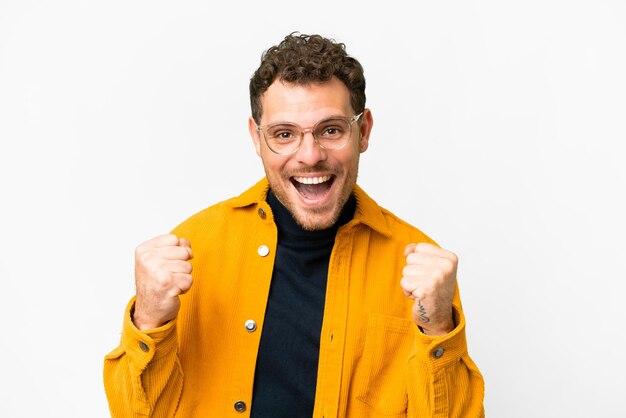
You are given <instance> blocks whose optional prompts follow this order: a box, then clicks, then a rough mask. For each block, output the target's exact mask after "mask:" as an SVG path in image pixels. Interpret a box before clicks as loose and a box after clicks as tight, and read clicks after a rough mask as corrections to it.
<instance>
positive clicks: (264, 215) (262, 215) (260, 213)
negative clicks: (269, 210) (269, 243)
mask: <svg viewBox="0 0 626 418" xmlns="http://www.w3.org/2000/svg"><path fill="white" fill-rule="evenodd" d="M258 212H259V217H260V218H261V219H265V218H266V217H267V215H266V214H265V210H264V209H263V208H259V211H258Z"/></svg>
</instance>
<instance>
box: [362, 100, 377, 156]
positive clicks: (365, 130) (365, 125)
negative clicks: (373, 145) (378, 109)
mask: <svg viewBox="0 0 626 418" xmlns="http://www.w3.org/2000/svg"><path fill="white" fill-rule="evenodd" d="M359 125H360V126H359V134H360V141H359V152H361V153H363V152H365V151H366V150H367V147H368V146H369V141H370V133H371V132H372V127H373V126H374V118H373V117H372V111H371V110H369V109H365V110H364V111H363V116H361V121H360V124H359Z"/></svg>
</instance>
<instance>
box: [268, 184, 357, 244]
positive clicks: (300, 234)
mask: <svg viewBox="0 0 626 418" xmlns="http://www.w3.org/2000/svg"><path fill="white" fill-rule="evenodd" d="M267 203H268V205H269V206H270V208H271V209H272V212H273V213H274V221H275V222H276V227H277V228H278V237H279V239H280V240H285V239H287V240H291V239H294V240H302V239H306V240H307V241H308V242H309V244H311V243H312V241H318V240H321V241H323V240H325V239H327V238H329V237H332V239H333V240H334V237H335V235H336V234H337V230H338V229H339V228H340V227H341V226H342V225H345V224H346V223H348V222H350V220H352V218H353V217H354V212H355V210H356V198H355V197H354V195H352V194H351V195H350V198H348V201H347V202H346V204H345V205H344V207H343V209H342V210H341V214H340V215H339V219H338V220H337V222H335V224H334V225H333V226H331V227H330V228H327V229H321V230H316V231H307V230H305V229H303V228H302V227H301V226H300V225H298V224H297V223H296V221H295V219H294V218H293V216H292V215H291V212H289V210H288V209H287V208H286V207H285V206H283V204H282V203H280V201H279V200H278V198H277V197H276V195H275V194H274V193H273V192H272V190H271V189H270V190H269V191H268V192H267Z"/></svg>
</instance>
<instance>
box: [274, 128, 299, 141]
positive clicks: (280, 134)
mask: <svg viewBox="0 0 626 418" xmlns="http://www.w3.org/2000/svg"><path fill="white" fill-rule="evenodd" d="M267 135H268V137H269V139H271V140H272V141H276V142H291V141H293V140H295V139H297V134H296V129H295V128H294V127H293V126H289V125H276V126H270V127H269V128H268V129H267Z"/></svg>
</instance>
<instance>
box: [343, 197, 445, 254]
mask: <svg viewBox="0 0 626 418" xmlns="http://www.w3.org/2000/svg"><path fill="white" fill-rule="evenodd" d="M354 193H355V195H356V198H357V213H356V214H355V218H356V219H357V220H358V221H359V223H361V224H365V225H367V226H368V227H370V228H371V229H372V230H374V231H376V232H377V233H378V235H380V236H381V237H384V239H387V240H392V241H394V240H400V241H402V242H406V243H407V244H408V243H410V242H428V243H431V244H435V245H436V243H435V242H434V241H433V240H432V239H431V238H430V237H429V236H428V235H426V234H425V233H424V232H422V230H420V229H419V228H417V227H416V226H414V225H411V224H410V223H408V222H406V221H404V220H403V219H401V218H399V217H398V216H396V215H395V214H393V213H392V212H391V211H389V210H387V209H385V208H383V207H381V206H379V205H378V203H376V201H374V199H372V198H371V197H370V196H369V195H368V194H367V193H365V191H364V190H363V189H361V188H360V187H359V186H356V187H355V189H354Z"/></svg>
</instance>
